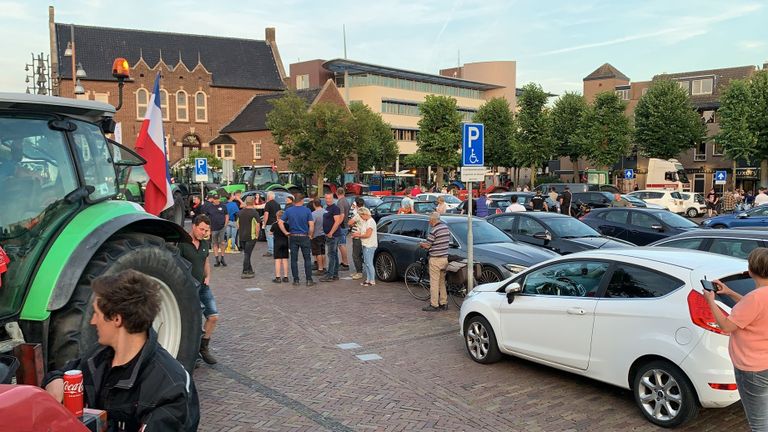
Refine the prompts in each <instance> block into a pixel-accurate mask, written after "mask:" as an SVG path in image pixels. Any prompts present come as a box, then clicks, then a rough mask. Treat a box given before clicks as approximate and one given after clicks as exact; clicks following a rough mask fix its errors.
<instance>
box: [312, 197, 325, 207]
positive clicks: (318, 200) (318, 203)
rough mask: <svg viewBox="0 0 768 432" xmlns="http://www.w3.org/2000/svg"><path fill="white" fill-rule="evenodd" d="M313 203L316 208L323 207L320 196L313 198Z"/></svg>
mask: <svg viewBox="0 0 768 432" xmlns="http://www.w3.org/2000/svg"><path fill="white" fill-rule="evenodd" d="M312 205H313V206H315V209H319V208H322V207H323V203H321V202H320V198H315V199H313V200H312Z"/></svg>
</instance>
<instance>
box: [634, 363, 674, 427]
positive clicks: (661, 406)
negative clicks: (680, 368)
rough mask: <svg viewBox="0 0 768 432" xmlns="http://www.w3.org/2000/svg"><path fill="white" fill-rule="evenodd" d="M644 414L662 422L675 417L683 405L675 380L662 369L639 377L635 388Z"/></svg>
mask: <svg viewBox="0 0 768 432" xmlns="http://www.w3.org/2000/svg"><path fill="white" fill-rule="evenodd" d="M637 392H638V396H639V398H640V403H641V405H642V407H643V409H644V410H645V412H646V413H647V414H648V415H649V416H651V417H653V418H654V419H656V420H658V421H662V422H666V421H670V420H672V419H674V418H675V417H677V415H678V414H679V413H680V408H681V407H682V405H683V395H682V391H681V388H680V384H678V382H677V380H675V378H674V377H673V376H672V375H670V374H669V373H668V372H667V371H665V370H663V369H649V370H648V371H646V372H645V373H644V374H643V375H642V376H641V377H640V383H639V385H638V387H637Z"/></svg>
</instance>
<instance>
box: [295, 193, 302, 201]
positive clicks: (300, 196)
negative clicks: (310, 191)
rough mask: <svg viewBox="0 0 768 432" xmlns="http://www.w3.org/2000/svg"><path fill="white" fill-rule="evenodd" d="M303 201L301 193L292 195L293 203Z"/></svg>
mask: <svg viewBox="0 0 768 432" xmlns="http://www.w3.org/2000/svg"><path fill="white" fill-rule="evenodd" d="M302 201H304V194H303V193H301V192H296V193H295V194H293V202H302Z"/></svg>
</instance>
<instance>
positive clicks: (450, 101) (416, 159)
mask: <svg viewBox="0 0 768 432" xmlns="http://www.w3.org/2000/svg"><path fill="white" fill-rule="evenodd" d="M419 110H420V111H421V120H419V137H418V138H417V140H416V144H417V145H418V147H419V149H418V151H416V153H414V154H412V155H409V156H408V157H407V158H406V164H408V165H411V166H435V167H436V170H435V174H436V178H437V188H438V189H440V188H441V187H442V185H443V173H444V169H445V168H449V169H450V168H455V167H456V166H458V164H459V146H460V144H461V114H459V112H458V111H457V109H456V99H454V98H452V97H448V96H435V95H427V97H426V98H425V100H424V102H423V103H421V104H419Z"/></svg>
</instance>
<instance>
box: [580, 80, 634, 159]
mask: <svg viewBox="0 0 768 432" xmlns="http://www.w3.org/2000/svg"><path fill="white" fill-rule="evenodd" d="M624 108H625V104H624V101H622V100H621V99H620V98H619V96H618V95H617V94H616V93H614V92H603V93H599V94H598V95H597V96H595V100H594V102H593V104H592V105H591V106H589V107H588V108H587V111H586V113H585V115H584V121H583V123H582V126H581V127H580V128H579V131H578V133H577V134H576V140H577V142H578V145H579V146H581V147H582V148H583V149H584V154H585V156H587V159H589V160H590V161H592V163H594V164H595V165H596V166H597V167H599V168H603V169H610V167H612V166H613V165H614V164H615V163H616V162H617V161H618V160H619V159H621V157H622V156H626V155H627V153H629V150H630V141H631V136H632V126H631V125H630V123H629V119H628V118H627V116H626V115H624Z"/></svg>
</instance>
